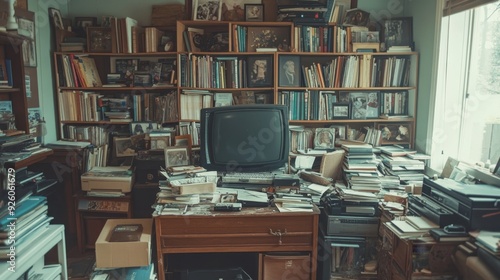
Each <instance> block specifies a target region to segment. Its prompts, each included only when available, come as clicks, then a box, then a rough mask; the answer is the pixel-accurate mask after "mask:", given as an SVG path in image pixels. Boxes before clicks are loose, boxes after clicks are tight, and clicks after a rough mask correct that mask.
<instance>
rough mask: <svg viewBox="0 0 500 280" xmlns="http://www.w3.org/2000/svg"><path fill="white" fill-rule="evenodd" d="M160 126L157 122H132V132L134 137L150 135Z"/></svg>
mask: <svg viewBox="0 0 500 280" xmlns="http://www.w3.org/2000/svg"><path fill="white" fill-rule="evenodd" d="M157 128H158V124H157V123H155V122H131V123H130V132H131V134H132V135H139V134H144V133H149V132H150V131H152V130H153V129H157Z"/></svg>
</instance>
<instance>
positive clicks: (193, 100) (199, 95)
mask: <svg viewBox="0 0 500 280" xmlns="http://www.w3.org/2000/svg"><path fill="white" fill-rule="evenodd" d="M211 107H213V94H212V93H211V92H209V91H206V90H183V91H182V94H181V97H180V110H181V115H180V117H181V119H182V120H198V121H199V120H200V110H201V109H202V108H211Z"/></svg>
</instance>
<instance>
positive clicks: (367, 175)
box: [341, 144, 381, 192]
mask: <svg viewBox="0 0 500 280" xmlns="http://www.w3.org/2000/svg"><path fill="white" fill-rule="evenodd" d="M341 147H342V149H344V150H345V151H346V154H345V157H344V163H343V171H344V179H345V181H346V185H347V186H348V187H349V188H351V189H353V190H358V191H368V192H379V191H380V187H381V183H380V178H379V177H380V175H381V174H379V172H378V171H377V165H378V164H379V161H378V160H377V159H376V158H375V155H374V154H373V151H372V145H370V144H342V146H341Z"/></svg>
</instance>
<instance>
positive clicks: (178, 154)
mask: <svg viewBox="0 0 500 280" xmlns="http://www.w3.org/2000/svg"><path fill="white" fill-rule="evenodd" d="M181 165H189V157H188V148H187V147H168V148H166V149H165V167H166V168H168V167H170V166H181Z"/></svg>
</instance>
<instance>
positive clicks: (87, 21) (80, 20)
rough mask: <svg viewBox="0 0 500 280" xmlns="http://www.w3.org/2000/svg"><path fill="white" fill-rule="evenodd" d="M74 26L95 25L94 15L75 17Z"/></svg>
mask: <svg viewBox="0 0 500 280" xmlns="http://www.w3.org/2000/svg"><path fill="white" fill-rule="evenodd" d="M75 26H76V27H81V28H83V29H85V28H86V27H91V26H97V18H96V17H75Z"/></svg>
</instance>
